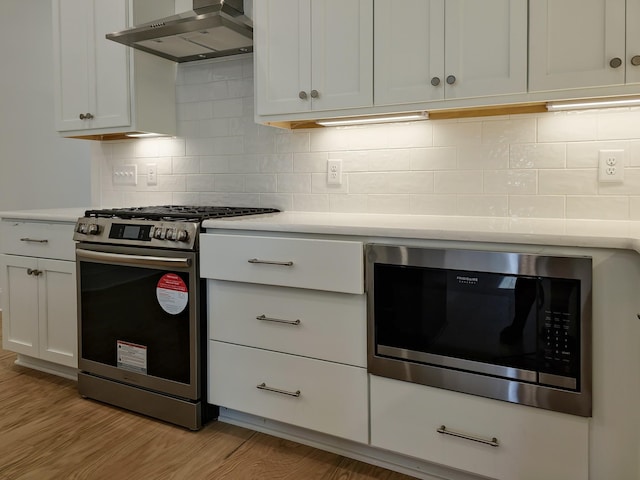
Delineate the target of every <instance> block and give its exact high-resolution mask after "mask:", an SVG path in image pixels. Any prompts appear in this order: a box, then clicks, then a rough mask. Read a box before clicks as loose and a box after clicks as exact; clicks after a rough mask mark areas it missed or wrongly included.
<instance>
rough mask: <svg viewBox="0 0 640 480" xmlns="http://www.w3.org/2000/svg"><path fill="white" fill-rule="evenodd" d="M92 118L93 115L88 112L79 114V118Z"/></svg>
mask: <svg viewBox="0 0 640 480" xmlns="http://www.w3.org/2000/svg"><path fill="white" fill-rule="evenodd" d="M92 119H93V115H92V114H90V113H89V112H87V113H81V114H80V120H92Z"/></svg>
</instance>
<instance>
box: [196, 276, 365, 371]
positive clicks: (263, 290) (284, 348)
mask: <svg viewBox="0 0 640 480" xmlns="http://www.w3.org/2000/svg"><path fill="white" fill-rule="evenodd" d="M207 283H208V291H209V334H210V337H211V339H213V340H221V341H224V342H229V343H236V344H240V345H248V346H251V347H259V348H265V349H268V350H275V351H279V352H285V353H292V354H295V355H303V356H305V357H312V358H318V359H322V360H329V361H333V362H338V363H345V364H347V365H355V366H359V367H366V366H367V344H366V338H367V324H366V305H365V296H364V295H349V294H346V293H336V292H323V291H318V290H306V289H300V288H286V287H274V286H270V285H256V284H251V283H238V282H224V281H219V280H209V281H208V282H207Z"/></svg>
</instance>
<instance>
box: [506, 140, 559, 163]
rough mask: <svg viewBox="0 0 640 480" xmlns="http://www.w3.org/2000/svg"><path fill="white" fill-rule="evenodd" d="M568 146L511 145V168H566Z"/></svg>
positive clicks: (542, 144)
mask: <svg viewBox="0 0 640 480" xmlns="http://www.w3.org/2000/svg"><path fill="white" fill-rule="evenodd" d="M566 157H567V146H566V145H565V144H564V143H523V144H515V145H511V149H510V151H509V166H510V167H511V168H565V165H566V163H567V160H566Z"/></svg>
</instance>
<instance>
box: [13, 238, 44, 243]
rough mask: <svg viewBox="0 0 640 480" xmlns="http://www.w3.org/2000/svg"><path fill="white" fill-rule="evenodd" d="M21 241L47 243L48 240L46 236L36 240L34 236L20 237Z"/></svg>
mask: <svg viewBox="0 0 640 480" xmlns="http://www.w3.org/2000/svg"><path fill="white" fill-rule="evenodd" d="M20 241H21V242H31V243H49V240H47V239H46V238H45V239H44V240H36V239H35V238H21V239H20Z"/></svg>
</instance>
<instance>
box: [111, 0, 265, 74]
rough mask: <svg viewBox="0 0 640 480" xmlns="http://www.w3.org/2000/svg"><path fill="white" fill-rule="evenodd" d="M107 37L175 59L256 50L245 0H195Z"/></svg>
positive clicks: (200, 58)
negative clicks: (184, 9) (177, 11)
mask: <svg viewBox="0 0 640 480" xmlns="http://www.w3.org/2000/svg"><path fill="white" fill-rule="evenodd" d="M106 37H107V38H108V39H109V40H113V41H115V42H119V43H122V44H123V45H127V46H129V47H133V48H137V49H138V50H142V51H145V52H148V53H151V54H153V55H158V56H160V57H164V58H167V59H169V60H173V61H174V62H192V61H194V60H202V59H205V58H215V57H224V56H228V55H236V54H239V53H248V52H252V51H253V24H252V22H251V19H249V18H248V17H247V16H246V15H245V14H244V9H243V0H193V10H191V11H188V12H185V13H181V14H178V15H172V16H171V17H167V18H163V19H160V20H155V21H153V22H149V23H145V24H143V25H139V26H136V27H133V28H129V29H127V30H123V31H121V32H114V33H109V34H107V36H106Z"/></svg>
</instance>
